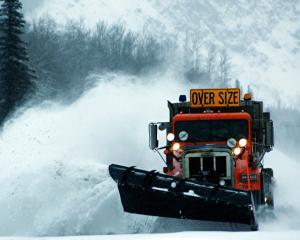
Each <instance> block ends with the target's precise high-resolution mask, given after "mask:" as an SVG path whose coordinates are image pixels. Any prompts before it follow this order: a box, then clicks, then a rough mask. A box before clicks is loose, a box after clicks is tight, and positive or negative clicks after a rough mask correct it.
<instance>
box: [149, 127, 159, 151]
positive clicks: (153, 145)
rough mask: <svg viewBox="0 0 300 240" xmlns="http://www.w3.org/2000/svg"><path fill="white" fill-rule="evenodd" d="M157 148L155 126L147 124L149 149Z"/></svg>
mask: <svg viewBox="0 0 300 240" xmlns="http://www.w3.org/2000/svg"><path fill="white" fill-rule="evenodd" d="M157 147H158V140H157V125H156V124H154V123H150V124H149V148H150V149H151V150H154V149H155V148H157Z"/></svg>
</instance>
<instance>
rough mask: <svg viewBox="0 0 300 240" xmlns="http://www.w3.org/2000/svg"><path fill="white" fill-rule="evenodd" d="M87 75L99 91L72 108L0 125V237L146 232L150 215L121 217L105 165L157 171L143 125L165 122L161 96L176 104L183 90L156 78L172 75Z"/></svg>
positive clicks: (44, 110)
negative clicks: (3, 125)
mask: <svg viewBox="0 0 300 240" xmlns="http://www.w3.org/2000/svg"><path fill="white" fill-rule="evenodd" d="M94 77H96V78H99V84H98V86H97V87H95V88H94V89H92V90H91V91H89V92H88V93H86V94H85V96H83V97H82V98H81V99H79V100H78V101H77V102H75V103H74V104H72V105H70V106H58V105H48V106H47V105H45V104H43V105H42V106H39V107H36V108H34V109H30V110H28V111H27V112H25V113H24V114H23V115H22V116H21V117H19V119H15V120H14V121H13V122H11V123H9V124H7V126H6V127H5V129H4V131H3V133H2V136H1V139H0V159H1V165H2V168H1V169H0V183H1V184H0V186H1V191H0V212H1V214H0V235H67V234H92V233H98V234H108V233H124V232H126V233H128V232H140V231H143V232H145V231H148V225H149V224H150V223H151V221H153V218H149V217H143V216H134V215H129V214H124V213H123V209H122V206H121V205H120V200H119V196H118V193H117V189H116V184H115V183H114V182H113V181H112V180H111V179H110V177H109V175H108V171H107V166H108V165H109V164H110V163H119V164H124V165H135V166H139V167H141V168H146V169H153V168H154V169H161V166H162V161H161V160H160V159H159V157H158V156H157V155H156V154H154V153H153V152H151V151H150V150H149V149H148V126H147V125H148V123H149V122H151V121H158V120H162V121H163V120H165V121H167V120H168V111H167V102H166V100H167V97H168V99H169V100H171V101H176V100H177V95H178V94H180V93H186V94H187V93H188V89H189V87H188V86H180V84H179V83H176V82H175V81H169V80H167V81H164V80H161V79H176V78H175V77H174V76H164V78H159V77H155V76H152V77H151V78H150V77H149V78H147V77H144V79H137V78H135V77H130V76H124V75H113V74H111V75H105V76H94ZM141 80H142V81H141ZM137 81H138V82H145V84H142V83H139V84H137V83H134V82H137ZM179 86H180V87H179ZM177 89H181V90H182V92H179V91H178V90H177Z"/></svg>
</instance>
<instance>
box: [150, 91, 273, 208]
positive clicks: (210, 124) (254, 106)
mask: <svg viewBox="0 0 300 240" xmlns="http://www.w3.org/2000/svg"><path fill="white" fill-rule="evenodd" d="M230 93H231V96H232V97H231V99H232V100H231V101H230ZM226 94H227V96H228V97H227V101H226V97H225V96H226ZM195 95H197V97H194V101H193V102H186V97H185V96H184V95H183V96H182V95H181V96H180V102H179V103H170V102H168V106H169V110H170V122H167V123H166V122H164V123H161V125H160V126H159V128H160V129H166V130H167V135H166V136H167V146H166V150H165V151H164V152H165V154H166V159H167V160H166V163H167V167H165V168H164V169H163V170H164V172H165V173H166V174H167V175H169V176H179V177H182V178H189V179H194V180H198V181H204V182H208V183H213V184H219V185H221V186H228V187H232V188H234V189H240V190H246V191H251V192H252V194H253V197H254V200H255V202H256V203H257V206H259V205H268V206H269V207H273V193H272V190H271V187H270V184H271V183H272V178H273V171H272V169H265V168H264V167H263V157H264V154H265V153H266V152H269V151H271V150H272V148H273V145H274V140H273V136H274V133H273V122H272V120H271V119H270V113H268V112H263V103H262V102H259V101H253V100H252V99H251V95H250V94H245V98H244V99H243V100H240V98H238V102H237V96H240V91H239V89H206V90H202V89H195V90H191V93H190V96H191V99H192V98H193V96H195ZM201 96H203V97H202V99H201ZM205 96H207V97H205ZM220 96H223V98H220ZM150 125H151V124H150Z"/></svg>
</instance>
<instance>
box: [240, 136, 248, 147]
mask: <svg viewBox="0 0 300 240" xmlns="http://www.w3.org/2000/svg"><path fill="white" fill-rule="evenodd" d="M246 145H247V139H245V138H242V139H240V141H239V146H240V147H246Z"/></svg>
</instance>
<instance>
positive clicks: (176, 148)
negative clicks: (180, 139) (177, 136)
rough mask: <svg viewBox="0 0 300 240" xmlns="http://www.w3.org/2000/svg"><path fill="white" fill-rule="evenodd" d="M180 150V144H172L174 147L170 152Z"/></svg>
mask: <svg viewBox="0 0 300 240" xmlns="http://www.w3.org/2000/svg"><path fill="white" fill-rule="evenodd" d="M179 148H180V144H179V143H174V145H173V146H172V150H173V151H177V150H178V149H179Z"/></svg>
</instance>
